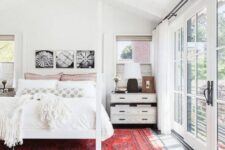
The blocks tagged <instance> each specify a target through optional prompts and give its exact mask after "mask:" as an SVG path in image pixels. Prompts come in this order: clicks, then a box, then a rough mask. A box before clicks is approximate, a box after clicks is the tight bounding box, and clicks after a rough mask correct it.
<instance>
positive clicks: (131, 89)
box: [124, 63, 141, 93]
mask: <svg viewBox="0 0 225 150" xmlns="http://www.w3.org/2000/svg"><path fill="white" fill-rule="evenodd" d="M124 79H128V81H127V92H128V93H138V91H139V90H138V81H137V79H141V68H140V64H139V63H126V64H125V65H124Z"/></svg>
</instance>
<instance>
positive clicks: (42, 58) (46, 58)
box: [35, 50, 54, 68]
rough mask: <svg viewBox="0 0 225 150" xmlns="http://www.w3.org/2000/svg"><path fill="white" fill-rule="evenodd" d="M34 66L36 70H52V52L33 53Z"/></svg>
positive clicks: (38, 51) (40, 51) (39, 51)
mask: <svg viewBox="0 0 225 150" xmlns="http://www.w3.org/2000/svg"><path fill="white" fill-rule="evenodd" d="M35 66H36V68H53V66H54V52H53V51H50V50H37V51H35Z"/></svg>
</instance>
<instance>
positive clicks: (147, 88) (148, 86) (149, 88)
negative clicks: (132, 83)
mask: <svg viewBox="0 0 225 150" xmlns="http://www.w3.org/2000/svg"><path fill="white" fill-rule="evenodd" d="M142 93H155V80H154V77H153V76H143V77H142Z"/></svg>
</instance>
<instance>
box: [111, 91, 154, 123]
mask: <svg viewBox="0 0 225 150" xmlns="http://www.w3.org/2000/svg"><path fill="white" fill-rule="evenodd" d="M156 116H157V100H156V94H152V93H151V94H150V93H127V94H116V93H113V94H111V102H110V118H111V122H112V124H156V122H157V117H156Z"/></svg>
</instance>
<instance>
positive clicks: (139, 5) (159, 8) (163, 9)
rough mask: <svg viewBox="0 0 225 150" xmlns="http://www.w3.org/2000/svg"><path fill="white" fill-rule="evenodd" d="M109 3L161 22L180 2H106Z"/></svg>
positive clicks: (155, 0)
mask: <svg viewBox="0 0 225 150" xmlns="http://www.w3.org/2000/svg"><path fill="white" fill-rule="evenodd" d="M105 1H106V2H107V3H110V4H113V5H116V6H117V7H122V8H124V9H127V10H129V11H132V12H133V13H137V14H140V15H143V16H145V17H147V18H149V19H150V20H152V21H155V22H159V21H160V20H162V19H163V18H164V17H165V16H166V15H167V14H168V13H169V11H171V10H172V9H173V8H174V6H175V5H176V4H177V3H178V2H179V1H180V0H105Z"/></svg>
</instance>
